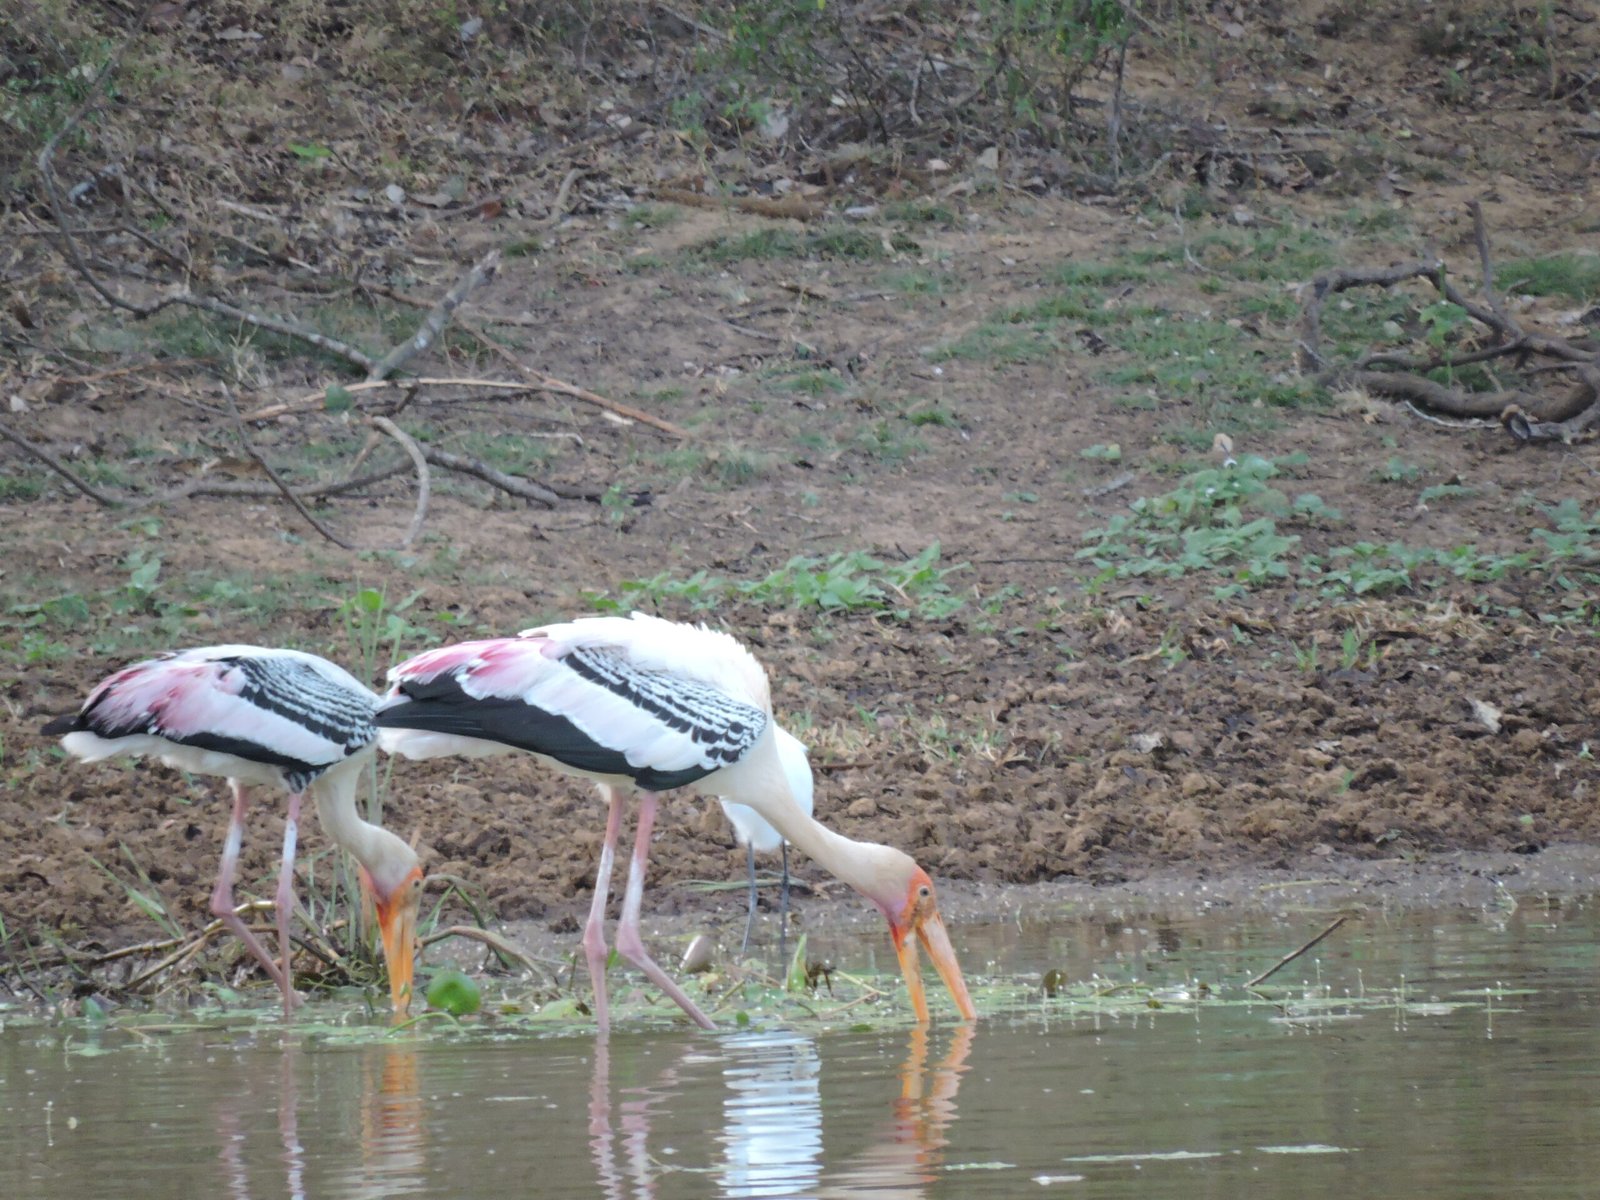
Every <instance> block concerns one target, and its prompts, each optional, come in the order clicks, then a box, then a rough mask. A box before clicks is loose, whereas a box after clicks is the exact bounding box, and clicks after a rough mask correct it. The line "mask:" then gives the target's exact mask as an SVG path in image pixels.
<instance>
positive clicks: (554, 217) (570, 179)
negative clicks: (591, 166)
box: [544, 167, 583, 225]
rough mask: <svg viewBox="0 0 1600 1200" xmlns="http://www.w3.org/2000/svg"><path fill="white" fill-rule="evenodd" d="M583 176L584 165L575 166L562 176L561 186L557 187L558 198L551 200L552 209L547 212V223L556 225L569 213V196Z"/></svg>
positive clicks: (545, 219)
mask: <svg viewBox="0 0 1600 1200" xmlns="http://www.w3.org/2000/svg"><path fill="white" fill-rule="evenodd" d="M582 178H583V168H582V167H573V168H572V169H571V170H569V171H568V172H567V173H566V175H564V176H563V177H562V179H561V186H560V187H558V188H557V189H556V198H555V199H554V200H552V201H551V202H550V211H549V212H548V213H546V214H545V218H544V223H545V224H546V225H554V224H556V223H557V222H559V221H560V220H561V218H562V217H564V216H566V215H567V197H568V196H570V195H571V194H572V185H573V184H575V183H577V182H578V180H580V179H582Z"/></svg>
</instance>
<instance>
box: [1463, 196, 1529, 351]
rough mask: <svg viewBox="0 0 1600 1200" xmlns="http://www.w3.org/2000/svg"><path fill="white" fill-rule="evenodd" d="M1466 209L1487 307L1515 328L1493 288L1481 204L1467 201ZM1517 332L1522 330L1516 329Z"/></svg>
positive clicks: (1492, 269) (1492, 275)
mask: <svg viewBox="0 0 1600 1200" xmlns="http://www.w3.org/2000/svg"><path fill="white" fill-rule="evenodd" d="M1467 211H1468V212H1470V213H1471V214H1472V240H1473V241H1474V242H1475V243H1477V247H1478V263H1479V266H1480V268H1481V269H1482V271H1483V295H1484V299H1486V300H1488V301H1489V307H1490V308H1492V309H1493V310H1494V314H1495V316H1497V317H1499V318H1500V320H1501V321H1503V322H1504V323H1505V324H1506V325H1507V326H1508V327H1510V328H1511V329H1516V328H1517V327H1516V322H1514V321H1513V320H1512V319H1511V318H1510V316H1508V315H1507V313H1506V310H1505V307H1504V306H1503V305H1502V304H1501V303H1500V296H1499V293H1497V292H1496V291H1495V290H1494V259H1493V258H1492V257H1490V254H1489V231H1488V229H1487V228H1485V227H1484V223H1483V205H1482V204H1480V203H1478V201H1477V200H1469V201H1467ZM1517 332H1518V333H1521V332H1522V331H1521V330H1520V329H1517Z"/></svg>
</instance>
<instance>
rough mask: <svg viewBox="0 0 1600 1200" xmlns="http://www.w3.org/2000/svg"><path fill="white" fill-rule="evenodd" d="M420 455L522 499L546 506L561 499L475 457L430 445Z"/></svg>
mask: <svg viewBox="0 0 1600 1200" xmlns="http://www.w3.org/2000/svg"><path fill="white" fill-rule="evenodd" d="M422 456H423V457H424V458H426V459H427V460H428V461H429V462H430V463H432V464H433V465H434V466H436V467H443V468H444V469H445V470H446V471H457V472H459V473H460V474H462V475H471V476H473V477H474V478H476V479H481V480H483V482H485V483H487V484H489V485H490V486H491V487H497V488H499V489H500V490H501V491H502V492H508V493H510V494H511V495H513V496H519V497H521V498H522V499H524V500H532V501H533V502H534V503H536V504H542V505H544V506H545V507H546V508H554V507H556V505H557V504H558V503H559V502H560V499H561V498H560V497H559V496H557V495H556V494H555V493H554V492H552V491H551V490H550V489H549V488H547V487H544V486H542V485H540V484H537V483H530V482H528V481H527V480H525V479H518V478H517V477H516V476H515V475H507V474H506V473H505V472H503V471H496V470H495V469H494V468H493V467H491V466H489V465H488V464H487V463H482V462H479V461H478V460H477V459H475V458H467V457H465V456H464V455H460V454H451V453H450V452H449V451H447V450H436V449H434V448H433V447H432V446H429V447H428V448H427V449H425V450H423V451H422Z"/></svg>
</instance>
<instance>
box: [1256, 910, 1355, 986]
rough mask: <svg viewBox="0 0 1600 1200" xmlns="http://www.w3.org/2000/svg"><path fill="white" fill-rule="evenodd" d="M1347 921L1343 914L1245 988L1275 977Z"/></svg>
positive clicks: (1348, 915) (1347, 916)
mask: <svg viewBox="0 0 1600 1200" xmlns="http://www.w3.org/2000/svg"><path fill="white" fill-rule="evenodd" d="M1349 919H1350V914H1349V913H1345V914H1344V915H1343V916H1341V917H1340V918H1339V919H1338V920H1336V921H1335V922H1334V923H1333V924H1332V925H1329V926H1328V927H1327V928H1326V929H1324V930H1323V931H1322V932H1321V933H1319V934H1317V936H1316V937H1314V938H1312V939H1311V940H1310V941H1309V942H1307V943H1306V944H1305V945H1304V946H1301V947H1300V949H1298V950H1293V951H1290V952H1289V953H1288V954H1285V955H1284V956H1283V957H1282V958H1280V959H1279V960H1278V961H1277V962H1275V963H1273V964H1272V965H1271V966H1270V967H1268V968H1267V969H1266V970H1265V971H1263V972H1261V974H1259V975H1257V976H1256V977H1255V978H1254V979H1252V980H1251V981H1250V982H1249V983H1247V984H1245V987H1247V988H1253V987H1255V986H1256V985H1257V984H1260V983H1265V982H1266V981H1267V980H1269V979H1271V978H1272V977H1273V976H1274V975H1276V974H1277V973H1278V972H1279V971H1280V970H1282V969H1283V968H1284V967H1286V966H1288V965H1289V964H1290V963H1292V962H1293V961H1294V960H1295V959H1297V958H1299V957H1300V956H1301V955H1302V954H1304V953H1305V952H1306V951H1307V950H1309V949H1311V947H1313V946H1315V945H1316V944H1317V943H1318V942H1320V941H1321V940H1322V939H1323V938H1325V937H1327V936H1328V935H1329V934H1330V933H1332V932H1333V931H1334V930H1335V929H1337V928H1339V926H1341V925H1343V924H1344V923H1345V922H1346V921H1348V920H1349Z"/></svg>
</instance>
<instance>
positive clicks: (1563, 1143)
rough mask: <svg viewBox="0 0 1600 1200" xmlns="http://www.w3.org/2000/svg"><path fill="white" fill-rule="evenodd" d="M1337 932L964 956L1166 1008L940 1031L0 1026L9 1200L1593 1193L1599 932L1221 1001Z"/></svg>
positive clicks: (1063, 940) (1152, 926)
mask: <svg viewBox="0 0 1600 1200" xmlns="http://www.w3.org/2000/svg"><path fill="white" fill-rule="evenodd" d="M1325 923H1326V920H1325V918H1323V917H1321V916H1306V917H1304V918H1291V919H1289V920H1287V921H1283V922H1273V923H1265V922H1259V923H1254V924H1239V923H1236V922H1235V923H1230V922H1227V921H1225V920H1221V919H1218V918H1207V919H1204V920H1193V919H1191V920H1148V919H1140V920H1135V921H1124V920H1117V919H1107V918H1098V919H1096V920H1093V921H1074V922H1065V923H1054V924H1043V925H1027V926H1023V927H1020V928H1019V927H1017V926H1015V925H1012V926H1006V927H1003V928H991V929H987V930H979V929H968V930H964V931H962V933H963V935H964V936H963V937H959V938H958V939H957V940H958V949H959V950H960V951H961V952H962V955H963V961H964V962H967V963H971V964H973V969H974V970H975V972H976V971H982V970H985V969H987V970H990V971H993V972H995V973H998V974H1001V975H1005V976H1015V975H1031V976H1035V977H1036V976H1038V975H1041V974H1042V973H1043V972H1044V971H1046V970H1049V969H1052V968H1055V969H1060V970H1062V971H1064V972H1066V973H1067V974H1068V975H1070V976H1071V977H1073V978H1080V979H1081V978H1083V977H1086V976H1089V975H1096V974H1098V975H1099V976H1101V977H1103V978H1104V979H1105V980H1106V981H1107V986H1113V985H1115V984H1119V983H1121V984H1127V983H1131V982H1132V981H1134V980H1143V981H1149V982H1152V983H1154V984H1156V985H1157V986H1158V989H1159V990H1158V991H1157V992H1156V993H1155V996H1154V1001H1155V1003H1157V1004H1159V1007H1156V1008H1142V1009H1141V1008H1132V1009H1126V1010H1124V1011H1122V1012H1118V1013H1109V1014H1108V1013H1106V1012H1103V1011H1102V1012H1095V1011H1085V1010H1083V1009H1082V1008H1081V1007H1079V1008H1063V1006H1061V1005H1059V1004H1057V1003H1055V1002H1050V1001H1047V1000H1045V999H1044V998H1043V996H1042V993H1039V995H1038V998H1037V999H1035V1000H1031V1001H1028V1002H1025V1003H1023V1004H1020V1005H1019V1006H1017V1007H1016V1008H1013V1009H1011V1010H1008V1011H1005V1012H1002V1013H999V1014H992V1013H986V1014H985V1019H984V1020H983V1021H981V1022H980V1023H979V1024H978V1025H977V1026H976V1027H975V1028H973V1027H962V1026H958V1025H954V1024H952V1023H948V1022H944V1023H940V1024H937V1025H936V1026H935V1027H934V1029H933V1030H932V1031H931V1032H927V1033H924V1032H920V1031H914V1030H912V1029H909V1028H901V1029H895V1030H890V1031H884V1030H882V1029H879V1030H876V1031H872V1032H858V1031H851V1030H850V1029H849V1028H848V1027H847V1025H846V1023H845V1022H840V1025H841V1026H843V1027H841V1028H838V1029H833V1030H820V1031H798V1030H794V1029H786V1028H781V1027H774V1028H760V1027H753V1028H750V1029H744V1030H737V1029H731V1028H730V1029H729V1030H728V1031H726V1032H721V1033H717V1034H702V1033H689V1032H684V1033H678V1032H649V1033H646V1032H629V1031H627V1030H620V1031H618V1032H616V1033H613V1035H612V1036H611V1038H610V1039H609V1040H608V1041H607V1042H604V1043H602V1042H599V1041H597V1040H596V1039H595V1038H594V1037H593V1036H592V1035H590V1036H571V1035H569V1036H562V1037H547V1038H539V1037H533V1036H529V1035H527V1034H517V1035H515V1036H506V1037H502V1038H495V1037H491V1036H487V1035H483V1034H477V1035H473V1036H459V1035H458V1036H437V1035H432V1034H429V1035H419V1036H413V1037H401V1038H397V1039H395V1040H393V1041H389V1042H379V1043H370V1042H368V1043H366V1044H356V1045H347V1044H340V1042H339V1041H338V1040H337V1038H329V1037H321V1036H308V1035H306V1034H305V1033H298V1034H297V1033H294V1032H290V1033H287V1034H286V1033H285V1032H284V1031H283V1030H281V1029H279V1028H277V1027H276V1026H273V1025H261V1026H250V1027H246V1028H242V1029H241V1028H213V1029H206V1030H199V1031H187V1032H163V1031H155V1032H144V1033H140V1034H132V1033H128V1032H126V1031H122V1030H118V1029H106V1030H103V1031H100V1032H95V1031H93V1030H90V1029H88V1028H87V1027H85V1026H82V1025H75V1026H72V1027H48V1028H42V1027H38V1026H32V1027H13V1028H8V1029H6V1030H5V1031H3V1032H0V1195H4V1196H7V1197H33V1196H40V1197H43V1196H50V1197H55V1196H63V1197H65V1196H72V1197H78V1196H91V1195H100V1194H107V1193H109V1194H113V1195H118V1196H197V1197H209V1196H228V1197H240V1198H243V1197H279V1196H287V1197H300V1196H305V1197H319V1198H320V1197H377V1196H407V1195H419V1196H420V1195H428V1196H446V1195H448V1196H471V1197H475V1198H492V1197H502V1196H533V1195H537V1196H604V1197H639V1196H654V1197H680V1196H681V1197H730V1198H731V1197H775V1196H814V1197H824V1196H840V1197H842V1196H907V1197H911V1196H1018V1195H1036V1194H1040V1193H1046V1194H1049V1193H1052V1192H1055V1193H1061V1194H1083V1195H1089V1194H1093V1195H1095V1196H1097V1197H1098V1196H1112V1197H1115V1196H1127V1197H1135V1196H1137V1197H1147V1196H1150V1195H1184V1196H1211V1195H1216V1196H1228V1197H1235V1196H1238V1195H1241V1194H1246V1195H1259V1196H1273V1195H1294V1196H1297V1197H1310V1198H1315V1197H1323V1196H1326V1197H1330V1198H1332V1197H1338V1198H1340V1200H1348V1198H1349V1197H1351V1196H1364V1195H1398V1196H1406V1197H1473V1196H1484V1197H1489V1196H1493V1197H1503V1196H1506V1195H1512V1194H1514V1195H1520V1196H1541V1197H1544V1196H1551V1197H1555V1196H1567V1195H1570V1196H1582V1195H1590V1194H1592V1193H1593V1190H1594V1180H1595V1179H1596V1178H1600V1140H1597V1139H1596V1137H1595V1131H1596V1129H1597V1127H1600V1112H1597V1107H1596V1105H1597V1102H1596V1096H1597V1094H1600V1087H1597V1085H1600V1079H1597V1078H1596V1076H1597V1073H1600V1065H1597V1064H1600V1028H1597V1021H1596V1003H1597V1000H1596V996H1597V983H1596V974H1595V970H1596V966H1597V963H1596V949H1595V947H1596V944H1597V937H1600V929H1597V925H1600V920H1597V916H1596V912H1595V910H1594V908H1593V907H1592V906H1589V905H1585V904H1568V905H1567V906H1566V907H1564V908H1552V909H1541V908H1535V907H1532V906H1527V905H1525V906H1524V908H1523V909H1522V910H1520V911H1517V912H1513V913H1485V914H1459V913H1451V914H1413V915H1410V916H1407V917H1404V918H1400V919H1396V920H1392V921H1386V920H1383V919H1381V918H1377V917H1367V918H1364V919H1362V920H1361V921H1360V922H1358V923H1352V924H1351V925H1349V926H1346V927H1345V928H1342V929H1341V930H1339V931H1338V932H1337V933H1336V934H1335V935H1334V936H1333V937H1330V938H1329V939H1328V941H1327V942H1325V943H1323V945H1321V946H1319V947H1318V948H1317V949H1316V950H1314V951H1313V952H1311V953H1310V954H1308V955H1306V956H1305V957H1304V958H1301V959H1298V960H1296V961H1295V962H1294V963H1292V964H1290V966H1289V967H1287V968H1285V969H1284V970H1283V971H1281V972H1280V973H1279V974H1278V975H1276V976H1274V977H1273V979H1272V980H1271V981H1270V982H1269V985H1268V987H1267V988H1266V989H1265V991H1266V992H1267V993H1268V994H1269V995H1270V996H1271V997H1272V998H1273V1001H1274V1002H1268V1001H1267V1000H1257V1001H1253V1002H1252V1001H1250V999H1249V997H1248V994H1247V993H1245V992H1243V991H1242V990H1241V989H1239V988H1238V987H1237V986H1236V985H1237V984H1238V983H1239V982H1241V981H1242V980H1244V979H1247V978H1249V977H1250V976H1251V975H1253V974H1255V973H1256V972H1258V971H1259V970H1262V969H1264V968H1265V967H1266V966H1270V965H1271V964H1272V962H1274V961H1275V960H1276V959H1277V957H1278V956H1279V955H1281V954H1282V953H1283V952H1285V951H1286V950H1288V949H1292V948H1293V947H1294V946H1296V945H1298V944H1300V942H1302V941H1303V940H1305V937H1309V936H1310V934H1311V933H1314V932H1316V930H1317V929H1318V928H1319V927H1321V926H1322V925H1323V924H1325ZM1302 934H1303V936H1302ZM880 952H881V947H877V946H876V944H875V941H874V942H867V941H865V940H863V942H862V943H861V944H860V946H859V954H860V955H861V956H862V958H863V959H865V958H867V957H868V956H870V955H872V954H874V953H880ZM984 963H988V964H989V966H988V967H987V968H986V967H984V966H983V965H982V964H984ZM1201 982H1204V983H1205V984H1206V985H1207V987H1206V988H1205V989H1202V988H1201V987H1200V986H1199V984H1200V983H1201ZM982 1007H983V1005H982V1002H981V1000H980V1008H982Z"/></svg>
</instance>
